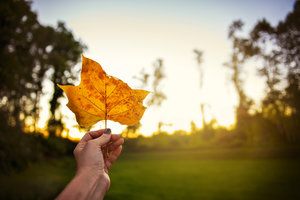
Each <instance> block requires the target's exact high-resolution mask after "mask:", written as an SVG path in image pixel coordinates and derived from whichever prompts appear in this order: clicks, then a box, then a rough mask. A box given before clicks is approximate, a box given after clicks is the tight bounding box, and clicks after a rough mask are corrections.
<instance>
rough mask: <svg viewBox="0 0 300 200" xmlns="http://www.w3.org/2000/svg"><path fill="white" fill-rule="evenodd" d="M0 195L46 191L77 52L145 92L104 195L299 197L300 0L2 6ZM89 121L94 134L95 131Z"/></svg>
mask: <svg viewBox="0 0 300 200" xmlns="http://www.w3.org/2000/svg"><path fill="white" fill-rule="evenodd" d="M0 27H1V28H0V36H1V37H0V60H1V62H0V188H1V190H0V198H1V199H53V198H55V197H56V196H57V194H58V193H59V192H60V191H61V190H62V189H63V188H64V186H65V185H66V184H67V183H68V181H69V180H70V179H71V178H72V176H73V175H74V173H75V162H74V159H73V157H72V151H73V149H74V147H75V145H76V143H77V142H78V141H79V140H80V138H81V137H82V136H83V135H84V133H85V132H86V131H88V130H85V129H82V128H80V127H79V126H78V124H77V122H76V120H75V116H74V114H73V113H72V112H71V111H70V110H69V109H68V108H67V107H66V103H67V99H66V98H65V96H64V94H63V92H62V90H60V89H59V88H58V87H57V85H56V84H73V85H77V84H79V82H80V71H81V55H82V54H83V55H85V56H86V57H89V58H92V59H93V60H96V61H97V62H99V63H100V64H101V65H102V67H103V68H104V70H105V71H106V72H107V73H108V74H109V75H113V76H115V77H118V78H120V79H121V80H123V81H125V82H127V83H128V84H129V85H130V86H131V87H133V88H141V89H146V90H149V91H151V95H149V96H148V97H147V99H146V100H145V102H144V103H145V105H146V106H147V107H148V108H147V110H146V112H145V114H144V116H143V118H142V120H141V122H140V123H138V124H136V125H133V126H124V125H120V124H118V123H115V122H109V123H108V126H109V127H110V128H111V129H112V131H113V132H114V133H116V134H122V135H123V136H124V137H125V138H126V142H125V144H124V153H123V154H122V156H121V158H120V160H119V161H118V163H117V164H116V165H115V166H114V167H113V169H112V171H111V173H110V175H111V180H112V185H111V188H110V191H109V192H108V194H107V196H106V199H172V200H174V199H184V198H185V199H300V191H299V188H300V170H299V169H300V1H297V0H296V1H295V0H275V1H267V0H265V1H259V0H253V1H238V0H226V1H217V0H212V1H201V0H198V1H197V0H188V1H180V0H174V1H157V0H154V1H145V0H140V1H124V0H123V1H121V0H120V1H119V0H115V1H104V0H103V1H96V0H88V1H79V0H78V1H77V0H75V1H70V0H61V1H59V0H53V1H46V0H36V1H26V0H1V2H0ZM103 127H104V124H103V122H99V123H97V124H96V125H95V126H93V127H92V130H94V129H99V128H103Z"/></svg>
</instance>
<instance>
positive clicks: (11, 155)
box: [0, 127, 76, 174]
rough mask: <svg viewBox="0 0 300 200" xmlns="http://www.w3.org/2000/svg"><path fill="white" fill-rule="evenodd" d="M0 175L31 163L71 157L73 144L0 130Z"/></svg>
mask: <svg viewBox="0 0 300 200" xmlns="http://www.w3.org/2000/svg"><path fill="white" fill-rule="evenodd" d="M0 135H1V137H0V174H9V173H11V172H13V171H20V170H23V169H25V168H26V167H28V165H29V164H30V163H32V162H36V161H39V160H43V159H48V158H52V157H61V156H65V155H72V152H73V149H74V148H75V145H76V144H75V143H73V142H71V141H69V140H67V139H63V138H49V139H48V138H44V137H43V136H41V135H38V134H24V133H21V132H18V131H16V129H13V128H11V127H7V128H6V129H2V130H0Z"/></svg>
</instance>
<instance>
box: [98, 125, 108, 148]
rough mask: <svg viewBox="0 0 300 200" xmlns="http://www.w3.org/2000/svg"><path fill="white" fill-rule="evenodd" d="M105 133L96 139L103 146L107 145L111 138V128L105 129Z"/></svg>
mask: <svg viewBox="0 0 300 200" xmlns="http://www.w3.org/2000/svg"><path fill="white" fill-rule="evenodd" d="M103 133H104V134H103V135H101V136H100V137H98V138H96V139H94V141H95V143H97V145H99V146H103V145H105V144H106V143H108V142H109V141H110V138H111V134H110V133H111V130H110V129H109V128H107V129H105V130H104V132H103Z"/></svg>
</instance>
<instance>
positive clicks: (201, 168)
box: [0, 150, 300, 200]
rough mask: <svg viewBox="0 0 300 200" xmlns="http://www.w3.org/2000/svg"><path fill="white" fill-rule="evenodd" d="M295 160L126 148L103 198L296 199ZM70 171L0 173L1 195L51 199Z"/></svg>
mask: <svg viewBox="0 0 300 200" xmlns="http://www.w3.org/2000/svg"><path fill="white" fill-rule="evenodd" d="M299 169H300V160H299V159H296V158H289V159H279V158H276V157H273V158H260V156H249V155H248V154H247V155H246V154H245V153H239V152H230V153H228V152H226V151H220V150H218V151H217V152H214V153H211V152H210V151H207V152H201V151H196V152H195V151H173V152H147V153H125V154H123V155H122V157H121V159H120V160H119V162H118V163H117V164H116V165H115V166H114V167H113V169H112V171H111V174H110V175H111V179H112V185H111V189H110V191H109V193H108V195H107V197H106V199H108V200H109V199H111V200H112V199H139V200H147V199H149V200H150V199H170V200H176V199H300V170H299ZM73 173H74V162H73V159H72V158H62V159H60V160H48V161H44V162H41V163H36V164H34V165H32V166H30V167H29V168H28V169H27V170H25V171H24V172H21V173H18V174H14V175H10V176H1V179H0V184H1V185H0V186H1V196H0V197H1V199H51V198H53V197H55V196H56V194H57V193H58V192H59V191H60V190H61V189H62V188H63V187H64V185H65V184H66V183H67V182H68V180H69V179H70V178H71V177H72V175H73Z"/></svg>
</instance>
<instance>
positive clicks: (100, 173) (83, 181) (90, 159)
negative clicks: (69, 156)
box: [57, 129, 124, 200]
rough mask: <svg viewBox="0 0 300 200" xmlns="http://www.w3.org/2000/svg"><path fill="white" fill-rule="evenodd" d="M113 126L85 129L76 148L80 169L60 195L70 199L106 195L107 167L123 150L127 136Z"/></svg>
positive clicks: (96, 197)
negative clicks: (100, 128)
mask: <svg viewBox="0 0 300 200" xmlns="http://www.w3.org/2000/svg"><path fill="white" fill-rule="evenodd" d="M110 132H111V130H110V129H104V130H98V131H90V132H88V133H86V134H85V135H84V136H83V138H82V139H81V140H80V142H79V143H78V144H77V146H76V147H75V149H74V156H75V159H76V162H77V172H76V175H75V177H74V178H73V179H72V181H71V182H70V183H69V184H68V186H67V187H66V188H65V189H64V190H63V191H62V192H61V193H60V195H59V196H58V197H57V199H58V200H67V199H89V200H90V199H103V198H104V195H105V193H106V192H107V190H108V189H109V186H110V179H109V176H108V171H109V169H110V167H111V165H112V164H113V163H114V162H115V161H116V160H117V158H118V157H119V155H120V154H121V151H122V144H123V143H124V139H123V138H121V136H120V135H112V134H110Z"/></svg>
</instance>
